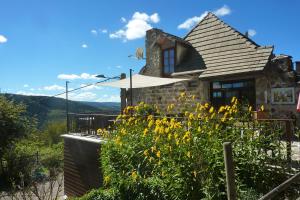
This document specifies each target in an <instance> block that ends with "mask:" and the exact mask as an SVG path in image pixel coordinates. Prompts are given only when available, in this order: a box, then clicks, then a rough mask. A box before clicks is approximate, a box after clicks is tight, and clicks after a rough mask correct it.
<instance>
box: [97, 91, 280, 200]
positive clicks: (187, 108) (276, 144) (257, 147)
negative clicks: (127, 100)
mask: <svg viewBox="0 0 300 200" xmlns="http://www.w3.org/2000/svg"><path fill="white" fill-rule="evenodd" d="M174 107H175V105H173V104H171V105H169V106H168V108H167V111H166V112H161V111H159V110H158V109H157V108H155V106H154V107H151V106H150V105H147V104H145V103H140V104H139V105H138V106H135V107H127V108H126V109H125V110H124V114H123V115H120V116H119V117H118V118H117V121H116V122H115V130H114V131H112V132H110V133H109V134H108V132H107V131H105V130H99V133H100V134H101V135H102V136H104V137H107V143H106V144H105V145H103V148H102V154H101V163H102V170H103V172H104V184H105V188H117V190H118V191H119V192H120V196H121V198H122V199H226V190H225V171H224V158H223V146H222V144H223V142H228V141H229V142H232V144H233V149H234V152H233V154H234V161H235V164H236V169H235V170H236V184H237V190H238V195H239V197H242V196H245V195H246V196H248V195H249V194H250V193H249V191H250V190H249V188H253V189H252V190H251V194H257V193H260V192H263V193H264V192H267V191H268V190H269V189H271V188H272V187H274V186H276V185H278V184H279V183H281V182H282V181H283V180H284V179H285V175H284V173H283V170H284V168H281V169H274V168H272V167H269V164H274V163H275V164H276V165H279V164H281V163H280V160H282V158H283V156H282V154H281V152H283V151H282V149H281V148H282V147H281V145H280V141H279V133H280V130H278V129H274V128H273V129H272V126H270V125H269V124H260V126H259V127H256V125H257V124H256V122H249V117H250V113H251V109H252V108H251V106H244V105H241V104H239V103H238V101H237V99H236V98H233V99H232V101H231V104H230V105H227V106H221V107H220V108H218V109H216V108H214V107H213V106H211V105H209V104H208V103H206V104H200V103H195V102H194V100H193V97H192V96H187V95H186V94H185V93H182V94H181V95H180V97H179V103H178V105H176V107H177V108H176V109H177V112H178V111H179V112H180V114H176V113H175V112H174ZM154 113H155V116H154V115H153V114H154ZM245 121H248V122H247V123H244V122H245ZM251 127H252V128H251ZM254 127H256V128H254ZM269 130H270V131H271V132H270V135H264V134H262V133H263V132H262V131H264V133H266V132H268V131H269ZM271 151H272V152H273V154H272V155H271V154H270V152H271Z"/></svg>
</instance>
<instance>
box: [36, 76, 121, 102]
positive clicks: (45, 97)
mask: <svg viewBox="0 0 300 200" xmlns="http://www.w3.org/2000/svg"><path fill="white" fill-rule="evenodd" d="M115 78H118V76H116V77H112V78H106V79H105V80H102V81H98V82H96V83H90V84H87V85H84V86H81V87H78V88H75V89H72V90H68V91H65V92H62V93H58V94H55V95H52V96H40V97H39V98H36V99H35V100H39V99H41V101H39V102H42V101H44V100H47V99H48V98H53V97H57V96H60V95H63V94H66V93H67V92H68V93H69V92H74V91H76V90H80V89H82V88H86V87H89V86H91V85H96V84H98V83H103V82H106V81H108V80H111V79H115Z"/></svg>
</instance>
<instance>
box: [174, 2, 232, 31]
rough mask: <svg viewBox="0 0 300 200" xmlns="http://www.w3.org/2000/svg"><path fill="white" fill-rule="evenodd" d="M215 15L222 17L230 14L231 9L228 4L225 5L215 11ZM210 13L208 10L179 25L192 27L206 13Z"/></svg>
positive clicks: (182, 27) (183, 27)
mask: <svg viewBox="0 0 300 200" xmlns="http://www.w3.org/2000/svg"><path fill="white" fill-rule="evenodd" d="M213 13H214V14H215V15H217V16H218V17H222V16H225V15H229V14H230V13H231V10H230V8H229V7H228V6H226V5H224V6H223V7H221V8H219V9H217V10H215V11H213ZM207 14H208V11H205V12H203V13H202V14H201V15H200V16H194V17H191V18H188V19H187V20H185V21H184V22H183V23H181V24H179V25H178V27H177V28H178V29H191V28H192V27H193V26H195V25H196V24H197V23H199V22H200V21H201V20H202V19H203V18H204V17H205V16H206V15H207Z"/></svg>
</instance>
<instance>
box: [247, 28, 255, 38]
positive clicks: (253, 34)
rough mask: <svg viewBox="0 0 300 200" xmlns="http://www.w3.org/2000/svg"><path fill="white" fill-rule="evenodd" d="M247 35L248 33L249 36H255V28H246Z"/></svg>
mask: <svg viewBox="0 0 300 200" xmlns="http://www.w3.org/2000/svg"><path fill="white" fill-rule="evenodd" d="M248 35H249V36H250V37H253V36H255V35H256V30H254V29H249V30H248Z"/></svg>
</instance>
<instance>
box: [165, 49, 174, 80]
mask: <svg viewBox="0 0 300 200" xmlns="http://www.w3.org/2000/svg"><path fill="white" fill-rule="evenodd" d="M174 66H175V51H174V49H173V48H171V49H166V50H163V70H164V74H171V73H173V72H174Z"/></svg>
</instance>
